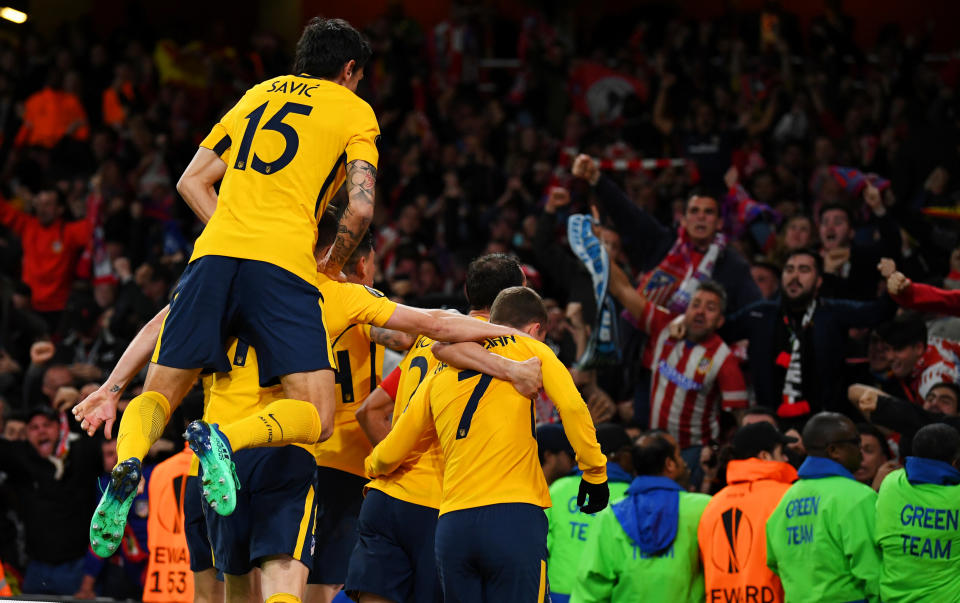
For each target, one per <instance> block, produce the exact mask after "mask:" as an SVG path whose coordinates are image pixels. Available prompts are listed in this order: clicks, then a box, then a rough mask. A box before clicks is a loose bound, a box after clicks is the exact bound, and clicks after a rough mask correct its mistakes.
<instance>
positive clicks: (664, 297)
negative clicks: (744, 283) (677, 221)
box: [640, 227, 727, 314]
mask: <svg viewBox="0 0 960 603" xmlns="http://www.w3.org/2000/svg"><path fill="white" fill-rule="evenodd" d="M726 246H727V238H726V237H725V236H724V235H723V233H720V232H718V233H717V234H716V235H714V237H713V242H712V243H710V247H709V248H708V249H707V251H706V253H704V254H703V259H701V260H700V263H699V265H697V266H696V267H694V265H693V254H692V252H693V244H692V243H691V242H690V237H689V235H687V231H686V230H685V229H684V228H683V227H680V229H679V232H678V234H677V240H676V242H674V244H673V247H671V248H670V251H668V252H667V255H666V256H664V258H663V259H662V260H660V264H659V265H658V266H657V267H656V268H654V269H653V270H651V271H650V272H649V273H647V275H646V277H645V278H644V279H643V281H642V282H641V284H640V291H641V292H642V293H643V296H644V297H646V298H647V299H648V300H650V301H651V302H652V303H655V304H657V305H658V306H663V307H665V308H666V309H667V310H669V311H671V312H673V313H675V314H682V313H683V312H684V311H686V309H687V306H688V305H689V304H690V299H691V298H692V297H693V294H694V293H695V292H696V291H697V287H699V286H700V283H702V282H703V281H705V280H707V279H709V278H712V276H713V268H714V266H715V265H716V263H717V258H718V257H720V252H722V251H723V250H724V248H726Z"/></svg>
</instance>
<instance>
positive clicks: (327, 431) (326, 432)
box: [317, 417, 333, 444]
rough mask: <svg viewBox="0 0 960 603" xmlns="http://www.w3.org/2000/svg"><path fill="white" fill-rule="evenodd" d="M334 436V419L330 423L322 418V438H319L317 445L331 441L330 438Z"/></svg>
mask: <svg viewBox="0 0 960 603" xmlns="http://www.w3.org/2000/svg"><path fill="white" fill-rule="evenodd" d="M332 435H333V417H331V418H330V420H329V421H324V420H323V418H322V417H321V419H320V437H319V438H317V443H318V444H319V443H320V442H324V441H326V440H329V439H330V436H332Z"/></svg>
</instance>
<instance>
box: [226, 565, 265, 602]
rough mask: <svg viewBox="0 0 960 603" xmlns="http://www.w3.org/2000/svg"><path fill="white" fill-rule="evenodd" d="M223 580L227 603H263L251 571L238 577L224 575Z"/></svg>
mask: <svg viewBox="0 0 960 603" xmlns="http://www.w3.org/2000/svg"><path fill="white" fill-rule="evenodd" d="M223 578H224V580H223V582H224V592H225V595H226V600H227V601H229V603H233V602H234V601H240V602H243V601H247V602H249V603H259V602H260V601H263V596H262V595H261V594H260V589H259V588H258V586H259V585H258V584H257V581H256V580H254V575H253V571H249V572H247V573H246V574H243V575H240V576H235V575H232V574H224V575H223Z"/></svg>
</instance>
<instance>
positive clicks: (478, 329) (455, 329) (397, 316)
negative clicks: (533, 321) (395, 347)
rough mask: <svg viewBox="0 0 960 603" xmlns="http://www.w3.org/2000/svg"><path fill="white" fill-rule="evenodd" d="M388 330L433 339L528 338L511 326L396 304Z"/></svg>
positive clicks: (386, 324) (385, 325)
mask: <svg viewBox="0 0 960 603" xmlns="http://www.w3.org/2000/svg"><path fill="white" fill-rule="evenodd" d="M383 326H384V327H386V328H388V329H395V330H397V331H404V332H406V333H411V334H416V335H425V336H426V337H429V338H430V339H433V340H435V341H451V342H454V341H483V340H484V339H493V338H494V337H511V336H515V337H527V334H526V333H524V332H522V331H518V330H517V329H514V328H511V327H505V326H502V325H495V324H493V323H489V322H485V321H482V320H477V319H476V318H471V317H469V316H464V315H463V314H455V313H453V312H448V311H446V310H422V309H420V308H412V307H410V306H404V305H399V306H397V309H396V310H394V312H393V314H391V315H390V318H389V319H388V320H387V322H385V323H384V324H383Z"/></svg>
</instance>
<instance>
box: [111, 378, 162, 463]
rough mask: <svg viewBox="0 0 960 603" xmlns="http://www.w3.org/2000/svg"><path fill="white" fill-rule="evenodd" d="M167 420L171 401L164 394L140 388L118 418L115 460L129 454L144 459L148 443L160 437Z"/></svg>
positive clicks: (150, 444) (125, 458)
mask: <svg viewBox="0 0 960 603" xmlns="http://www.w3.org/2000/svg"><path fill="white" fill-rule="evenodd" d="M169 420H170V402H168V401H167V399H166V397H164V395H163V394H159V393H157V392H143V393H142V394H140V395H139V396H137V397H136V398H134V399H133V400H131V401H130V404H128V405H127V410H125V411H123V416H122V417H121V418H120V429H119V430H118V431H117V461H118V462H123V461H125V460H127V459H128V458H130V457H136V458H137V459H139V460H141V461H142V460H143V457H145V456H147V453H148V452H149V451H150V447H151V446H153V444H154V443H155V442H156V441H157V440H158V439H160V436H161V435H162V434H163V428H164V427H166V426H167V421H169Z"/></svg>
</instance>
